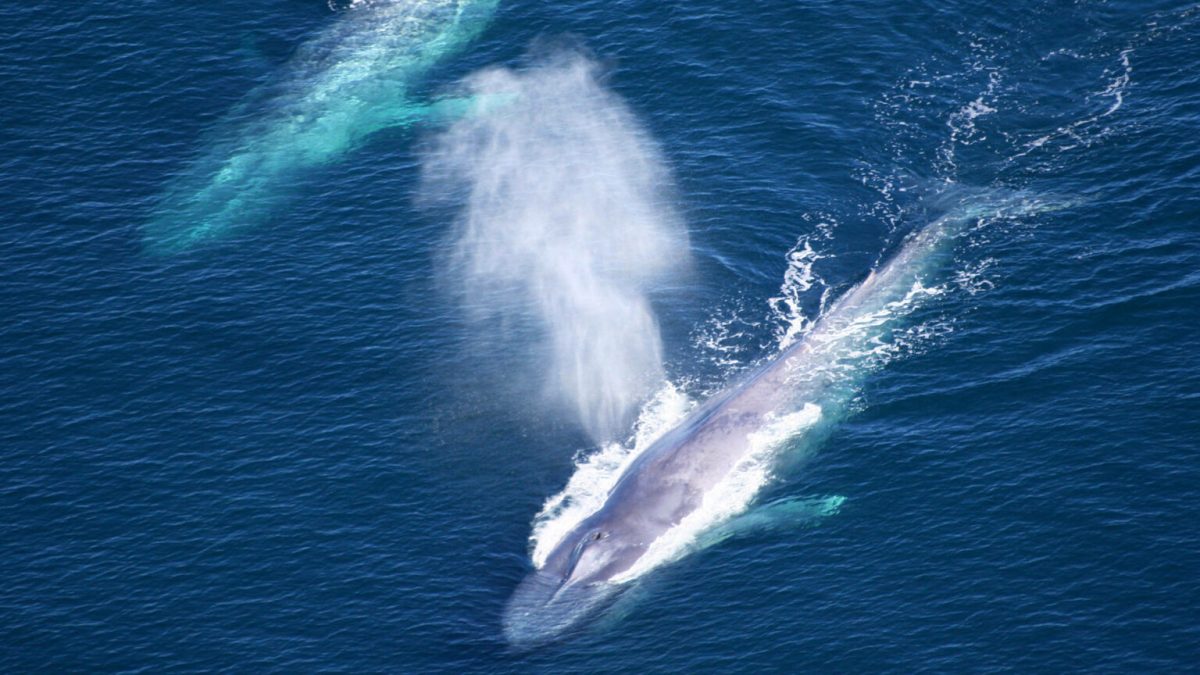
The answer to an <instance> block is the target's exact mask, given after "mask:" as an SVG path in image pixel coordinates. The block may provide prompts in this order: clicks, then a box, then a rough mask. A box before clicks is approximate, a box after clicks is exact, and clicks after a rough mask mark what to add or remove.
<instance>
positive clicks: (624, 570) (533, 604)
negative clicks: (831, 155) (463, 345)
mask: <svg viewBox="0 0 1200 675" xmlns="http://www.w3.org/2000/svg"><path fill="white" fill-rule="evenodd" d="M1042 210H1047V207H1046V206H1045V205H1044V204H1039V203H1038V202H1036V201H1029V200H1026V199H1018V198H1013V197H1009V198H1007V199H1003V200H997V199H994V198H991V199H979V198H974V199H971V200H969V203H967V204H966V205H960V206H958V207H956V208H954V209H952V211H951V212H950V213H949V214H948V215H946V216H943V217H942V218H939V219H937V220H936V221H934V222H932V223H930V224H928V225H927V226H925V227H924V228H922V229H920V230H918V231H916V232H915V233H913V234H911V235H910V236H909V237H908V238H907V239H906V240H905V241H904V242H903V244H902V245H901V246H900V247H899V250H898V251H897V252H896V253H895V254H894V255H893V256H892V257H891V258H890V260H888V261H887V262H886V263H884V264H882V265H881V266H879V267H877V269H876V270H875V271H873V272H872V273H871V274H870V275H869V276H868V277H867V278H866V279H865V280H863V281H862V282H861V283H859V284H858V285H857V286H854V287H853V288H851V289H849V290H848V291H846V292H845V293H844V294H842V296H841V297H840V298H839V299H838V300H836V301H835V302H834V303H833V304H831V305H830V306H829V307H828V308H827V309H826V310H825V311H824V312H823V313H822V315H821V318H820V319H819V321H817V322H816V323H815V324H814V325H813V326H812V328H811V329H810V330H809V331H808V332H807V333H806V334H805V336H804V338H803V340H800V341H798V342H796V343H794V344H792V345H791V346H790V347H788V348H786V349H785V350H783V351H782V352H781V353H780V354H779V355H778V356H777V357H776V358H775V359H773V360H771V361H770V362H768V363H766V364H765V365H762V366H761V367H759V368H758V369H757V370H756V371H753V372H752V373H751V374H750V375H749V376H748V377H745V378H744V379H743V380H742V381H741V382H740V383H738V384H737V385H736V386H733V387H731V388H729V389H727V390H726V391H724V392H723V393H721V394H719V395H717V396H715V397H714V398H712V399H711V400H709V401H708V402H706V403H704V404H703V405H701V406H699V407H698V408H697V409H695V410H694V411H693V412H691V413H690V414H689V415H688V416H687V417H686V418H685V419H684V420H683V421H682V422H681V423H680V424H679V425H678V426H677V427H675V428H674V429H672V430H670V431H668V432H667V433H666V434H664V435H663V436H661V437H660V438H658V440H656V441H655V442H653V443H652V444H651V445H650V446H649V447H648V448H647V449H646V450H645V451H644V452H643V453H642V454H641V455H640V456H638V457H637V459H635V460H634V461H633V462H632V463H631V464H630V465H629V466H628V467H627V468H626V469H625V471H624V472H623V473H622V475H621V477H620V478H619V479H618V481H617V482H616V483H615V485H614V486H613V488H612V489H611V490H610V492H609V494H608V496H607V498H606V500H605V501H604V503H603V505H602V506H601V507H600V508H599V510H597V511H595V512H594V513H592V514H591V515H590V516H588V517H587V518H585V519H584V520H582V521H581V522H580V523H579V524H578V525H577V526H576V527H575V528H574V529H573V530H571V531H570V532H569V533H568V534H567V535H566V536H564V537H563V538H562V539H561V540H560V541H559V542H558V544H557V545H555V546H554V548H553V549H552V550H551V552H550V554H549V555H548V557H546V559H545V562H544V564H543V565H542V566H541V567H540V569H536V570H534V571H533V572H532V573H530V574H529V575H528V576H527V577H526V578H525V580H524V581H523V582H521V584H520V585H519V586H518V588H517V589H516V591H515V592H514V594H513V596H512V598H511V599H510V601H509V603H508V605H507V607H506V610H505V614H504V617H503V629H504V633H505V635H506V637H507V638H508V640H509V642H510V643H511V644H514V645H529V644H536V643H538V642H542V641H545V640H547V639H550V638H553V637H554V636H556V635H558V634H560V633H562V632H563V631H564V630H566V629H568V628H569V627H571V626H572V625H574V624H576V623H578V622H580V621H581V620H582V619H583V618H585V617H587V616H589V615H592V614H594V613H595V612H596V610H597V609H598V608H600V607H602V606H603V605H604V604H605V602H606V601H607V600H609V599H610V598H612V597H613V596H614V594H615V593H617V592H618V591H619V590H621V588H622V587H624V586H627V585H628V582H629V581H630V580H631V579H630V577H631V576H634V577H636V575H637V574H638V570H639V569H643V568H646V567H647V565H646V560H645V559H644V558H645V557H646V556H647V553H648V552H649V551H650V550H651V547H652V545H653V544H654V542H655V541H656V540H658V539H659V538H660V537H662V536H663V535H664V534H666V533H667V532H669V531H671V530H672V529H673V528H675V527H677V526H678V525H679V524H680V522H681V521H682V520H683V519H684V518H686V517H688V516H689V515H691V514H693V513H694V512H696V510H697V509H699V508H700V507H701V506H702V504H703V500H704V498H705V496H706V495H707V494H709V493H710V492H712V491H713V489H714V488H715V487H716V486H717V484H718V483H719V482H720V481H721V480H722V479H723V478H725V477H726V476H728V475H729V474H730V472H731V471H732V470H734V468H735V466H736V465H737V464H738V463H739V462H741V461H743V460H744V458H745V457H746V456H747V455H748V454H749V453H751V452H753V448H754V443H755V434H758V433H760V432H762V431H763V430H764V429H765V428H768V427H770V425H772V424H773V423H774V422H775V421H776V420H778V419H779V418H780V416H781V415H785V414H788V413H789V412H791V411H797V410H801V409H805V408H808V409H812V408H813V407H814V406H816V409H817V410H818V412H819V421H817V422H816V423H815V424H813V425H811V426H809V427H808V429H807V430H808V431H809V432H811V431H813V430H814V429H816V428H828V426H829V425H830V424H832V423H833V422H835V421H837V418H838V417H840V416H841V415H843V414H844V413H845V411H846V409H847V408H848V403H849V401H850V400H851V399H852V398H853V397H854V395H855V394H856V393H857V391H858V389H859V385H860V383H861V380H862V379H863V377H865V374H866V373H868V372H870V370H871V369H872V367H873V365H878V360H877V359H876V360H875V361H873V360H872V356H871V355H872V354H878V351H877V350H876V348H877V347H878V346H880V345H881V344H886V343H887V340H888V338H889V336H890V334H891V333H892V332H894V331H895V330H896V329H898V328H899V327H900V325H901V324H902V322H903V320H904V318H905V316H907V315H908V314H910V313H911V311H912V309H913V308H914V307H915V306H916V305H917V303H918V302H919V298H920V297H921V296H932V295H936V294H937V292H939V291H938V289H937V288H936V287H935V286H932V285H930V284H929V282H930V280H931V277H933V276H934V275H935V274H936V272H937V270H938V269H939V268H940V267H943V264H942V263H944V262H945V260H946V259H947V258H948V257H949V254H950V252H951V251H952V248H953V247H951V246H949V245H948V244H949V242H950V241H952V240H953V239H954V238H955V235H956V234H958V233H959V232H961V231H962V229H963V226H964V224H967V223H974V222H979V221H980V220H981V219H985V218H988V217H992V216H995V217H1011V216H1018V215H1024V214H1028V213H1032V212H1035V211H1042ZM809 435H810V436H819V435H820V434H812V433H810V434H809ZM793 441H794V439H793ZM839 499H840V498H839ZM839 503H840V502H839ZM834 506H835V507H836V504H835V505H834Z"/></svg>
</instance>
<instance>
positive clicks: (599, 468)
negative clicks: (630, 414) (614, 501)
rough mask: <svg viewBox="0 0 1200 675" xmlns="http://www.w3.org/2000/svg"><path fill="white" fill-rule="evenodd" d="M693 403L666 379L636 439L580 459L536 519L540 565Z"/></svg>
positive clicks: (534, 545) (535, 554)
mask: <svg viewBox="0 0 1200 675" xmlns="http://www.w3.org/2000/svg"><path fill="white" fill-rule="evenodd" d="M693 405H694V403H693V401H692V400H691V399H689V398H688V396H687V395H686V394H684V393H683V391H682V390H681V389H679V388H678V387H676V386H674V385H672V384H670V383H666V384H664V385H663V387H662V388H661V389H659V391H658V392H657V393H656V394H655V396H654V397H653V398H652V399H651V400H650V401H649V402H648V403H647V404H646V405H645V406H644V407H643V408H642V412H641V415H640V417H639V418H638V421H637V424H636V425H635V426H634V433H633V436H632V438H630V439H629V440H628V441H627V442H625V443H608V444H606V445H604V446H602V447H601V448H600V449H599V450H598V451H596V452H594V453H592V454H588V455H584V456H582V457H580V458H579V459H578V461H577V463H576V465H575V473H574V474H572V475H571V479H570V480H569V481H568V482H567V485H566V487H564V488H563V489H562V491H561V492H559V493H558V494H556V495H554V496H552V497H550V498H549V499H547V500H546V502H545V504H543V505H542V510H541V512H539V513H538V515H537V517H536V518H535V519H534V525H533V533H532V534H531V535H530V537H529V541H530V550H531V557H532V559H533V563H534V565H536V566H538V567H541V566H542V565H543V564H544V563H545V562H546V557H547V556H549V555H550V552H551V551H552V550H554V547H555V546H556V545H557V544H558V542H560V541H562V538H563V537H564V536H566V534H567V533H568V532H570V531H571V530H572V529H573V528H574V527H575V526H576V525H578V524H579V522H580V521H582V520H583V519H584V518H587V517H588V516H589V515H591V514H592V513H594V512H596V511H597V510H598V509H599V508H600V507H601V506H603V505H604V500H605V499H606V498H607V497H608V492H609V490H611V489H612V487H613V485H615V484H616V482H617V479H618V478H620V477H621V474H622V473H624V471H625V468H626V467H628V466H629V464H630V463H631V462H633V460H635V459H637V457H638V455H640V454H642V452H644V451H645V450H646V448H649V447H650V445H651V444H653V443H654V441H655V440H657V439H658V437H659V436H661V435H663V433H665V432H666V431H667V430H668V429H670V428H671V427H673V426H675V425H676V424H678V423H679V422H680V421H681V420H683V418H684V417H686V416H687V413H688V411H689V410H690V409H691V408H692V407H693Z"/></svg>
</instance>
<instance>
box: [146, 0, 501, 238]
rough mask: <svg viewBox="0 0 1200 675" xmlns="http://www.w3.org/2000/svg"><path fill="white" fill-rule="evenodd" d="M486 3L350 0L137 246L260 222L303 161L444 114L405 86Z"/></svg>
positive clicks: (172, 191) (474, 21)
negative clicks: (378, 132)
mask: <svg viewBox="0 0 1200 675" xmlns="http://www.w3.org/2000/svg"><path fill="white" fill-rule="evenodd" d="M497 2H498V0H374V1H371V0H358V1H357V2H354V3H353V4H351V5H350V7H349V8H348V9H347V11H346V14H345V16H344V17H343V18H342V19H341V20H339V21H337V22H335V23H334V24H333V25H331V26H330V27H329V28H328V29H327V30H326V31H325V32H323V33H322V34H321V35H319V36H317V37H316V38H314V39H313V40H312V41H310V42H309V43H307V44H305V45H303V46H302V47H301V48H300V49H299V50H298V52H297V55H296V56H295V57H294V58H293V60H292V62H291V63H290V64H289V68H288V73H287V75H286V76H285V77H283V78H281V79H280V80H279V81H276V82H274V83H272V84H270V85H268V86H267V87H266V88H264V89H262V90H260V91H257V92H255V93H254V94H252V95H251V96H249V97H248V100H247V102H246V103H243V104H242V105H240V106H239V107H238V108H237V109H235V110H234V111H233V112H232V113H231V114H230V115H229V116H228V118H227V119H226V120H225V122H224V123H223V124H222V128H221V129H219V130H218V131H217V132H216V134H215V141H214V142H213V143H212V146H211V147H210V149H209V150H208V151H207V152H205V154H203V155H201V156H200V157H199V159H197V160H196V161H194V162H193V163H192V164H191V165H190V166H188V167H187V168H186V169H185V170H184V172H183V173H182V174H181V175H179V176H178V177H176V178H175V179H174V180H173V181H172V183H171V184H170V185H169V187H168V188H167V190H166V191H165V193H164V194H163V196H162V198H161V199H160V201H159V203H158V205H157V207H156V209H155V211H154V213H153V214H152V215H151V217H150V219H149V220H148V222H147V223H146V224H145V226H144V233H143V240H144V244H145V246H146V248H147V250H149V251H151V252H155V253H170V252H174V251H178V250H181V249H185V248H188V247H190V246H193V245H196V244H200V243H204V242H207V241H210V240H213V239H215V238H218V237H220V236H222V235H223V234H226V233H228V232H229V231H231V230H233V229H235V228H237V227H241V226H244V225H248V224H252V223H255V222H259V221H261V220H263V219H265V218H267V217H268V216H269V215H270V213H271V212H272V211H273V210H274V209H275V208H277V207H278V205H279V203H280V202H281V201H282V199H283V198H284V197H285V196H286V195H287V194H288V188H289V185H290V183H291V182H292V181H293V180H294V179H295V178H296V177H297V176H298V175H300V174H301V173H302V172H303V171H304V170H306V169H311V168H312V167H315V166H319V165H321V164H325V163H328V162H332V161H335V160H337V159H338V158H339V157H341V156H342V155H344V154H345V153H347V152H349V151H351V150H353V149H354V148H355V147H357V146H358V145H359V144H361V143H362V142H363V140H364V139H365V138H366V137H367V136H368V135H370V134H371V133H372V132H375V131H377V130H379V129H382V128H385V127H392V126H402V125H407V124H411V123H413V122H416V121H418V120H420V119H423V118H426V117H429V116H438V115H441V114H444V113H446V112H447V110H448V109H449V108H451V107H452V106H445V105H439V104H436V103H435V104H428V103H423V102H420V101H417V100H414V99H413V98H412V89H413V87H414V86H415V85H416V84H418V83H419V82H420V81H421V78H422V77H423V76H424V75H425V74H426V73H427V72H428V71H429V70H430V68H432V67H433V66H434V65H436V64H437V63H439V62H440V61H442V60H443V59H444V58H445V57H447V56H448V55H450V54H453V53H454V52H456V51H458V50H460V49H461V48H462V47H463V46H465V45H466V44H467V43H468V42H469V41H470V40H472V39H473V38H474V37H475V36H476V35H477V34H478V33H480V32H481V31H482V30H483V28H484V27H485V26H486V25H487V22H488V21H489V19H490V17H491V15H492V14H493V12H494V10H495V7H496V4H497ZM264 109H265V110H266V112H263V110H264Z"/></svg>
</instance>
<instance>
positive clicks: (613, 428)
mask: <svg viewBox="0 0 1200 675" xmlns="http://www.w3.org/2000/svg"><path fill="white" fill-rule="evenodd" d="M465 86H466V88H467V89H468V91H469V93H470V94H471V95H472V97H473V100H477V101H486V100H489V99H494V98H496V97H503V98H504V99H505V101H506V102H505V104H504V105H502V106H487V105H477V106H476V107H475V109H474V110H473V111H472V113H471V114H469V115H467V116H466V117H464V118H462V119H461V120H459V121H458V122H457V123H455V124H454V125H453V126H452V127H451V128H450V129H449V130H448V131H446V132H445V133H444V134H442V135H441V137H440V138H439V139H438V141H437V143H436V145H435V148H434V150H433V151H432V152H431V153H430V154H429V156H428V157H427V161H426V162H425V170H426V171H425V177H426V180H425V192H426V194H429V195H432V196H434V197H435V198H436V196H437V195H444V194H447V193H451V194H461V193H464V192H465V206H464V207H463V209H462V211H461V214H460V217H459V218H458V222H457V226H456V229H455V233H454V238H455V244H454V254H453V256H452V259H451V260H450V261H449V266H450V268H451V269H453V271H454V274H455V275H458V277H459V278H458V281H459V282H460V283H459V287H460V290H461V291H462V297H463V299H464V300H465V301H466V303H467V306H468V308H469V309H470V310H471V312H470V314H471V315H472V316H474V317H476V318H477V319H481V320H484V321H487V322H488V325H489V326H490V327H494V326H495V325H497V324H499V323H504V321H503V320H505V319H512V318H514V317H517V318H519V317H521V316H525V315H528V314H530V313H532V314H533V315H535V316H536V317H537V318H538V320H539V322H540V324H541V326H542V327H543V329H544V335H545V336H546V338H547V343H548V345H547V346H548V351H549V352H550V361H551V368H550V372H551V373H552V375H551V383H550V384H551V389H552V391H553V392H555V393H556V394H557V396H558V398H559V399H560V400H562V401H564V402H566V403H567V404H569V405H570V407H572V408H574V411H575V412H576V414H577V415H578V419H579V420H580V423H581V424H582V426H583V427H584V428H585V429H586V430H587V431H588V432H589V433H590V434H591V435H592V437H593V438H595V439H596V440H597V441H600V442H603V441H607V440H610V439H612V438H614V437H616V436H617V435H618V434H620V433H621V432H622V431H623V430H625V429H627V428H628V422H629V416H630V413H631V412H632V410H633V409H634V408H635V407H636V405H637V404H638V403H639V402H640V401H642V400H643V399H644V398H645V397H646V395H647V394H648V393H649V392H650V391H651V390H652V389H653V387H655V386H656V385H657V384H658V383H660V382H661V381H662V379H663V371H662V358H661V351H662V350H661V344H660V339H659V332H658V326H657V323H656V321H655V319H654V315H653V314H652V312H651V309H650V305H649V302H648V301H647V297H646V293H647V291H648V289H649V288H650V287H651V285H652V284H653V283H654V282H655V281H657V280H660V279H662V278H664V276H665V275H668V274H670V273H672V272H674V271H677V270H679V269H680V268H681V265H682V264H683V263H684V262H685V260H686V257H687V234H686V231H685V229H684V228H683V225H682V222H681V220H680V218H679V217H678V215H677V214H676V213H675V211H674V210H673V209H672V208H671V207H670V205H669V204H668V202H667V200H666V199H665V196H666V193H667V191H668V190H669V189H670V176H669V174H668V171H667V170H666V168H665V165H664V163H663V160H662V158H661V157H660V154H659V151H658V150H657V148H656V147H655V145H654V143H653V142H652V140H651V139H650V138H649V136H648V135H647V134H646V133H645V132H644V131H643V130H642V128H641V126H640V125H639V124H638V122H637V120H636V119H635V118H634V116H633V115H632V113H631V112H630V110H629V109H628V107H627V106H626V105H625V104H624V103H623V102H622V101H621V100H620V99H619V98H618V97H617V96H616V95H614V94H613V93H611V92H609V91H607V90H606V89H605V88H604V87H603V86H601V84H600V82H599V81H598V80H597V68H596V66H595V64H593V63H592V62H590V61H589V60H587V59H586V58H584V57H582V56H579V55H574V54H563V55H558V56H555V57H553V58H551V59H549V60H548V61H547V62H545V63H542V64H541V65H537V66H534V67H532V68H529V69H527V70H524V71H514V70H508V69H491V70H487V71H484V72H481V73H478V74H476V75H475V76H473V77H471V78H470V79H469V80H468V81H467V82H466V85H465Z"/></svg>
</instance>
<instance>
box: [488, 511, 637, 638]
mask: <svg viewBox="0 0 1200 675" xmlns="http://www.w3.org/2000/svg"><path fill="white" fill-rule="evenodd" d="M645 549H646V547H645V545H644V544H642V543H641V542H640V541H639V538H638V537H637V536H636V533H633V532H630V531H628V530H626V529H624V528H620V527H614V526H612V524H610V523H605V522H603V521H597V519H595V518H590V519H588V520H585V521H584V522H583V523H581V524H580V525H579V526H578V527H576V528H575V529H574V530H573V531H572V532H571V533H570V534H568V535H567V536H566V537H563V540H562V541H560V542H559V543H558V545H557V546H555V547H554V550H553V551H552V552H551V553H550V555H549V557H547V559H546V563H545V565H543V566H542V567H541V568H540V569H536V570H534V571H533V572H532V573H530V574H529V575H528V576H527V577H525V580H524V581H522V582H521V584H520V586H518V587H517V590H516V591H515V592H514V593H513V595H512V598H511V599H509V601H508V607H507V608H506V609H505V613H504V634H505V637H506V638H508V641H509V643H510V644H513V645H517V646H528V645H532V644H537V643H541V642H545V641H547V640H550V639H552V638H554V637H555V636H557V635H559V634H560V633H562V632H563V631H565V630H567V629H568V628H570V627H572V626H574V625H575V624H577V623H579V622H580V621H582V620H583V619H585V618H587V617H589V616H592V615H594V614H595V613H597V612H598V611H599V610H600V609H602V608H603V606H604V605H605V604H606V603H607V602H608V601H609V600H611V599H612V598H613V597H614V596H615V595H616V594H617V592H618V591H619V590H620V589H621V586H622V584H621V583H620V582H619V581H614V579H615V578H618V577H619V575H620V574H621V573H622V572H624V571H626V570H628V569H629V568H630V567H632V566H633V564H634V563H635V562H637V560H638V559H639V558H640V557H641V556H642V554H643V553H644V552H645Z"/></svg>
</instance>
